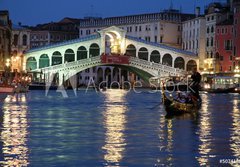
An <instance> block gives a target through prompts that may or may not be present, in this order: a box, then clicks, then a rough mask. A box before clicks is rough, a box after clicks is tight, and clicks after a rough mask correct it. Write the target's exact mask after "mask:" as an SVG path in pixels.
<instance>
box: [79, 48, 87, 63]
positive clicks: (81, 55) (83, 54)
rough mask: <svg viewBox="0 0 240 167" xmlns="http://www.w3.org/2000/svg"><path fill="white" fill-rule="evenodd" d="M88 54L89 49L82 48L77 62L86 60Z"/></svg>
mask: <svg viewBox="0 0 240 167" xmlns="http://www.w3.org/2000/svg"><path fill="white" fill-rule="evenodd" d="M87 54H88V52H87V49H86V48H85V47H84V46H80V47H79V48H78V50H77V60H82V59H86V58H87Z"/></svg>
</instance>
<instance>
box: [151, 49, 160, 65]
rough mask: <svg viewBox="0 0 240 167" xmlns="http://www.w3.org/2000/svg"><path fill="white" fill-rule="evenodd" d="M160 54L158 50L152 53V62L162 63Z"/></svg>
mask: <svg viewBox="0 0 240 167" xmlns="http://www.w3.org/2000/svg"><path fill="white" fill-rule="evenodd" d="M160 59H161V56H160V53H159V51H157V50H154V51H152V53H151V55H150V61H151V62H154V63H160Z"/></svg>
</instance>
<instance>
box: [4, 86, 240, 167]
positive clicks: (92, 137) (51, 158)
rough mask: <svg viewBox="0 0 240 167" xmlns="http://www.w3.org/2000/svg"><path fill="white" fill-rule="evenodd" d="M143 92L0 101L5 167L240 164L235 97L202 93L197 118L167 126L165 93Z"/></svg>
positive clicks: (33, 95)
mask: <svg viewBox="0 0 240 167" xmlns="http://www.w3.org/2000/svg"><path fill="white" fill-rule="evenodd" d="M141 91H142V92H138V93H136V92H134V91H130V92H127V91H124V90H108V91H105V92H103V93H96V92H95V91H88V92H87V93H86V92H85V91H78V92H77V96H76V95H75V94H74V93H73V92H72V91H68V92H67V93H68V94H67V95H68V97H63V96H62V94H61V93H59V92H55V91H50V92H49V94H48V95H47V96H45V92H44V91H31V92H29V93H28V94H18V95H8V96H7V97H6V98H5V97H1V95H0V100H1V102H0V111H1V112H0V134H1V135H0V137H1V138H0V164H1V166H34V167H35V166H39V167H42V166H57V167H61V166H68V167H70V166H121V167H122V166H136V167H141V166H147V167H151V166H200V165H202V166H206V165H210V166H224V165H226V166H228V165H230V164H226V163H227V162H228V161H229V160H232V161H234V160H235V161H237V160H239V157H240V103H239V102H240V98H239V95H238V94H204V93H203V94H201V96H202V99H203V104H202V108H201V110H200V111H199V115H196V116H192V115H191V116H190V115H184V116H180V117H173V118H168V119H167V118H165V115H166V113H165V111H164V108H163V106H162V105H161V103H160V101H161V100H160V93H151V92H148V90H141ZM239 161H240V160H239ZM232 165H233V166H237V164H236V163H235V164H232ZM238 165H240V164H238Z"/></svg>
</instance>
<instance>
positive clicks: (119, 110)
mask: <svg viewBox="0 0 240 167" xmlns="http://www.w3.org/2000/svg"><path fill="white" fill-rule="evenodd" d="M126 93H127V92H126V91H122V90H115V91H111V90H109V91H107V92H105V93H104V95H105V96H106V99H105V104H106V111H104V113H103V115H104V128H105V129H106V134H105V145H104V146H103V148H102V149H103V150H105V152H106V153H105V155H104V159H105V161H106V162H107V164H106V165H107V166H111V165H112V164H114V166H118V165H119V162H121V160H122V158H123V152H124V150H125V145H126V141H125V138H124V130H125V124H126V115H125V112H126V111H127V107H126V106H125V103H126V99H125V96H126Z"/></svg>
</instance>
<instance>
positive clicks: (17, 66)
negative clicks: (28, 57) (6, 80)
mask: <svg viewBox="0 0 240 167" xmlns="http://www.w3.org/2000/svg"><path fill="white" fill-rule="evenodd" d="M30 33H31V30H30V29H28V28H26V27H25V26H22V25H21V23H19V24H18V25H15V24H13V26H12V42H11V44H12V45H11V50H12V54H11V62H12V71H15V72H21V71H22V70H23V69H24V66H25V64H23V54H24V53H25V52H26V51H28V50H29V49H30Z"/></svg>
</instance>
